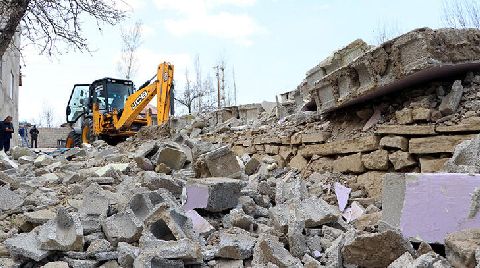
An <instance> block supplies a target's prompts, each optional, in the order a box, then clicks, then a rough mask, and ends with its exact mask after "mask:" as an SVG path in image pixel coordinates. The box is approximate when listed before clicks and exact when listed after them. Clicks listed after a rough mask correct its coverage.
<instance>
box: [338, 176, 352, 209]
mask: <svg viewBox="0 0 480 268" xmlns="http://www.w3.org/2000/svg"><path fill="white" fill-rule="evenodd" d="M334 187H335V195H336V196H337V201H338V208H339V209H340V211H341V212H343V211H344V210H345V208H346V207H347V202H348V197H349V196H350V192H351V191H352V189H351V188H348V187H345V186H343V185H341V184H340V183H338V182H335V184H334Z"/></svg>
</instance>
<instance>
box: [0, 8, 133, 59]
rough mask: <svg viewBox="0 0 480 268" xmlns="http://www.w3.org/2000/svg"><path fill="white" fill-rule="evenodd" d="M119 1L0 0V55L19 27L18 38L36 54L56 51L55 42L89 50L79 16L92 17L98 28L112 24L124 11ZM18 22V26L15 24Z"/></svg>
mask: <svg viewBox="0 0 480 268" xmlns="http://www.w3.org/2000/svg"><path fill="white" fill-rule="evenodd" d="M119 2H122V3H123V0H56V1H45V0H2V1H1V3H0V56H3V54H4V53H5V51H6V50H7V48H8V47H9V46H10V44H11V43H12V40H13V38H14V36H15V33H16V32H17V31H19V29H21V32H22V37H24V38H25V39H27V40H29V41H30V42H31V43H32V44H34V45H35V46H36V47H37V48H38V49H39V50H40V53H47V54H49V55H51V54H52V53H55V52H57V53H60V50H59V49H58V44H59V43H65V44H67V45H68V46H71V47H73V48H74V49H78V50H80V51H89V47H88V44H87V40H86V37H85V36H84V34H83V31H82V19H83V18H85V17H90V18H93V19H94V20H95V21H96V23H97V26H98V28H99V29H101V27H102V25H103V24H105V23H106V24H110V25H115V24H117V23H118V22H119V21H121V20H122V19H123V18H124V16H125V12H124V11H122V10H121V9H119V8H118V6H119V5H118V4H119ZM20 25H21V27H19V26H20Z"/></svg>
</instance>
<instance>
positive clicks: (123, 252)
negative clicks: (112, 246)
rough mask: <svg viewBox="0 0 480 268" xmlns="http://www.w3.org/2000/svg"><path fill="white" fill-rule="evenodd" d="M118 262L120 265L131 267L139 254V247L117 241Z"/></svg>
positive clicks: (126, 267)
mask: <svg viewBox="0 0 480 268" xmlns="http://www.w3.org/2000/svg"><path fill="white" fill-rule="evenodd" d="M117 251H118V264H120V266H121V267H125V268H132V267H133V262H134V261H135V259H136V258H137V256H138V255H139V254H140V249H139V248H138V247H134V246H132V245H130V244H128V243H125V242H119V243H118V246H117Z"/></svg>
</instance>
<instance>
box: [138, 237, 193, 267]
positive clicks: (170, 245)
mask: <svg viewBox="0 0 480 268" xmlns="http://www.w3.org/2000/svg"><path fill="white" fill-rule="evenodd" d="M140 247H141V251H140V255H139V256H138V257H137V258H136V259H135V262H134V264H133V266H134V267H137V266H136V263H138V262H137V260H140V261H141V260H142V258H145V257H156V258H159V259H182V260H188V261H194V262H200V261H201V260H202V252H201V249H200V244H199V243H198V242H196V241H192V240H190V239H179V240H159V241H157V242H155V243H148V244H147V245H145V246H144V245H142V244H141V245H140Z"/></svg>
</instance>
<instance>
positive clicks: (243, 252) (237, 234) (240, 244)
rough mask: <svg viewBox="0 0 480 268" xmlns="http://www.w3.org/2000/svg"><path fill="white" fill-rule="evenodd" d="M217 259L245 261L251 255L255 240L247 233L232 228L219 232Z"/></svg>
mask: <svg viewBox="0 0 480 268" xmlns="http://www.w3.org/2000/svg"><path fill="white" fill-rule="evenodd" d="M218 238H219V240H220V242H219V245H218V247H219V248H218V252H217V254H216V256H217V257H220V258H226V259H236V260H245V259H249V258H251V257H252V255H253V247H254V246H255V242H256V239H255V238H254V237H252V236H251V235H250V233H249V232H247V231H244V230H242V229H238V228H234V229H233V230H232V229H230V230H227V231H220V232H219V234H218Z"/></svg>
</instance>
